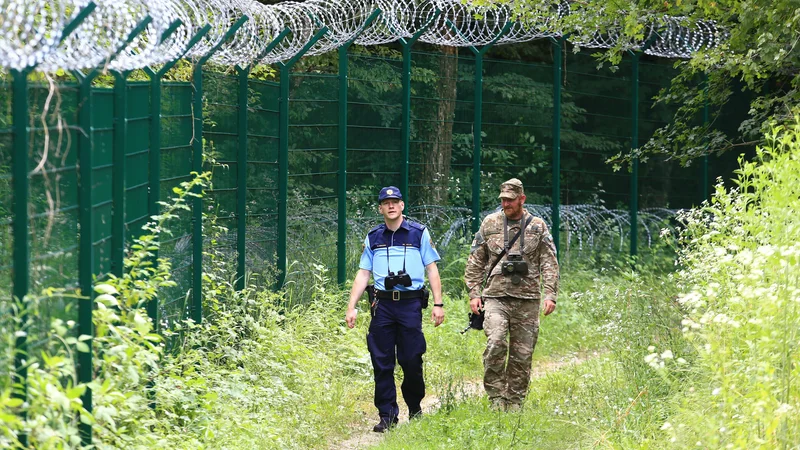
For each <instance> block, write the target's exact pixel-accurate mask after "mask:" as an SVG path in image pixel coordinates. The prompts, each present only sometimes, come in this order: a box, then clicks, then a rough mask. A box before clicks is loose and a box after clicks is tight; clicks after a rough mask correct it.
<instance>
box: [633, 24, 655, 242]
mask: <svg viewBox="0 0 800 450" xmlns="http://www.w3.org/2000/svg"><path fill="white" fill-rule="evenodd" d="M657 37H658V35H657V33H653V34H652V35H651V36H650V37H649V38H648V39H647V41H646V42H645V43H644V45H642V47H641V48H640V49H639V50H636V51H630V54H631V122H632V123H631V152H633V153H634V156H633V158H631V178H630V180H631V183H630V191H631V192H630V195H631V198H630V221H631V249H630V255H631V256H636V254H637V253H638V246H639V157H638V156H635V152H636V150H637V149H638V148H639V59H640V57H641V55H642V53H644V51H645V50H647V49H648V48H650V46H651V45H653V42H655V40H656V38H657Z"/></svg>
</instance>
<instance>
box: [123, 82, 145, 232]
mask: <svg viewBox="0 0 800 450" xmlns="http://www.w3.org/2000/svg"><path fill="white" fill-rule="evenodd" d="M127 115H128V133H127V135H126V137H125V139H126V146H125V200H126V201H125V227H126V231H127V236H128V238H129V242H130V240H132V239H134V238H136V237H138V236H140V235H141V233H142V226H143V225H144V224H146V223H147V222H149V220H150V218H149V215H148V211H149V210H148V207H147V199H148V191H149V189H148V187H149V173H150V170H149V167H150V166H149V164H150V163H149V160H150V127H151V118H150V83H149V82H129V83H128V114H127Z"/></svg>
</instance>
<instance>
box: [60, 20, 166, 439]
mask: <svg viewBox="0 0 800 450" xmlns="http://www.w3.org/2000/svg"><path fill="white" fill-rule="evenodd" d="M152 21H153V19H152V18H151V17H150V16H145V18H144V19H143V20H142V21H140V22H139V23H138V25H137V26H136V27H135V28H134V29H133V31H131V33H130V34H129V35H128V38H127V39H126V40H125V42H124V43H122V44H121V45H120V46H119V47H118V48H117V49H116V51H115V52H114V53H113V54H111V56H110V57H109V58H108V60H107V61H106V64H108V63H109V62H111V61H112V60H113V59H114V58H115V57H116V56H118V55H119V54H120V53H121V52H122V51H123V50H124V49H125V47H127V46H128V44H130V43H131V42H132V41H133V40H134V39H135V38H136V36H138V35H139V34H141V33H142V32H143V31H144V30H145V28H147V25H149V24H150V22H152ZM73 74H74V75H75V78H77V79H78V80H79V82H80V85H79V88H78V124H79V126H80V128H81V132H80V133H78V223H79V225H80V235H79V241H78V286H79V288H80V291H81V296H83V297H85V298H83V299H81V301H80V303H78V334H79V336H88V337H89V339H88V340H86V341H85V343H86V344H87V345H88V346H89V351H86V352H80V353H78V382H79V383H89V382H91V381H92V372H93V370H92V347H93V345H92V344H93V338H94V326H93V324H92V312H93V311H94V292H93V284H94V283H93V275H94V224H93V212H94V211H93V207H94V204H93V201H92V188H93V180H92V179H93V177H92V175H93V174H92V172H93V167H92V132H93V131H94V130H93V127H92V82H93V81H94V80H95V78H97V76H98V75H100V72H99V71H98V70H92V71H90V72H89V73H88V74H85V75H84V74H83V73H82V72H80V71H77V70H76V71H73ZM81 401H82V402H83V407H84V408H86V410H87V411H89V412H91V411H92V390H91V389H86V391H85V392H84V393H83V395H82V396H81ZM78 429H79V431H80V434H81V440H82V442H83V443H84V444H85V445H91V442H92V426H91V425H90V424H86V423H83V422H81V423H80V424H79V425H78Z"/></svg>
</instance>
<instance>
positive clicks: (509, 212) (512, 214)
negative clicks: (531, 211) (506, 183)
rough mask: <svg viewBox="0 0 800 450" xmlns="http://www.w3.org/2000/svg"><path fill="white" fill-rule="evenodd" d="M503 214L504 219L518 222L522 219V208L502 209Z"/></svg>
mask: <svg viewBox="0 0 800 450" xmlns="http://www.w3.org/2000/svg"><path fill="white" fill-rule="evenodd" d="M503 213H505V215H506V217H508V218H509V219H511V220H519V219H520V218H522V208H521V207H519V208H515V207H514V206H509V207H508V208H503Z"/></svg>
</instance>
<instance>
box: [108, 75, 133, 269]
mask: <svg viewBox="0 0 800 450" xmlns="http://www.w3.org/2000/svg"><path fill="white" fill-rule="evenodd" d="M128 75H130V71H124V72H114V154H113V165H112V166H111V180H112V181H111V199H112V207H111V208H112V209H111V273H113V274H114V275H116V276H118V277H119V276H122V268H123V260H124V258H125V184H126V183H125V159H126V158H125V155H126V154H127V142H126V140H127V139H126V136H127V134H128Z"/></svg>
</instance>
